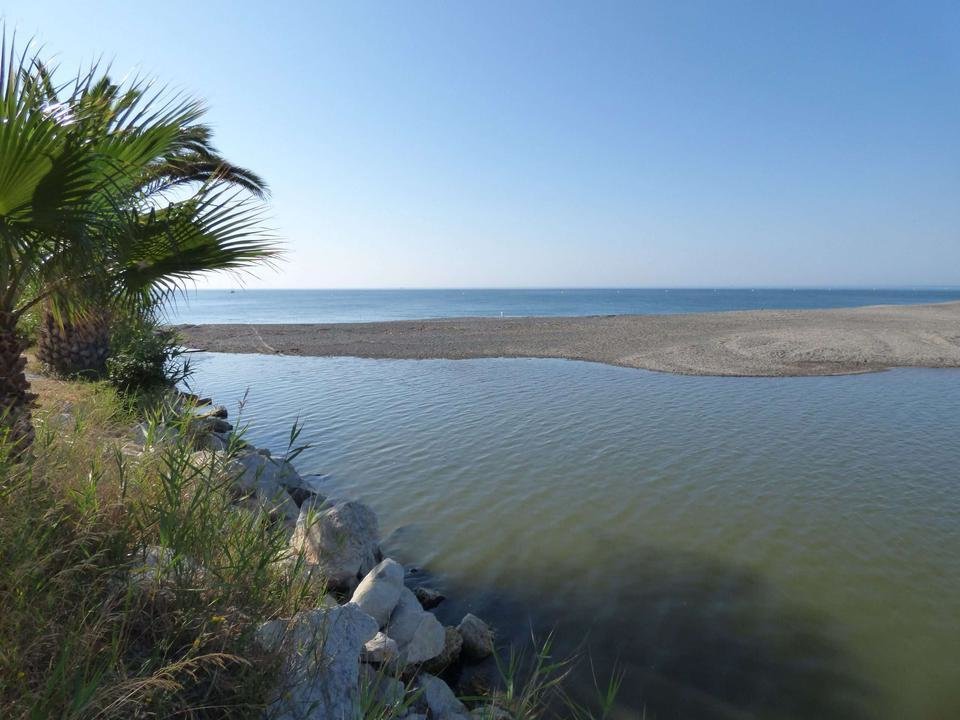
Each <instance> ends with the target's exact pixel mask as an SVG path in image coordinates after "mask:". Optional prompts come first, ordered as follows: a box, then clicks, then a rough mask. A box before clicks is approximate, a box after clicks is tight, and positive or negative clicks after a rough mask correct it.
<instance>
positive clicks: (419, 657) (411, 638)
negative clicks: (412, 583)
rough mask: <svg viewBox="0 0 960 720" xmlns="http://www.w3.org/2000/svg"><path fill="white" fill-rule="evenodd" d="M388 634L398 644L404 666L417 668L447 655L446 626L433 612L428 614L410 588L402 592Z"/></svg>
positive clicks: (386, 629)
mask: <svg viewBox="0 0 960 720" xmlns="http://www.w3.org/2000/svg"><path fill="white" fill-rule="evenodd" d="M385 632H386V633H387V635H389V636H390V637H392V638H393V639H394V640H396V641H397V645H398V646H399V648H400V663H401V665H416V664H419V663H423V662H426V661H427V660H430V659H432V658H435V657H437V655H439V654H440V653H441V652H443V646H444V631H443V625H441V624H440V621H439V620H437V618H436V616H434V614H433V613H429V612H426V611H425V610H424V609H423V608H422V607H420V603H419V602H418V601H417V597H416V595H414V594H413V591H412V590H410V588H408V587H403V588H402V589H401V590H400V599H399V600H398V601H397V606H396V607H395V608H394V610H393V614H392V615H390V620H389V621H388V622H387V625H386V628H385Z"/></svg>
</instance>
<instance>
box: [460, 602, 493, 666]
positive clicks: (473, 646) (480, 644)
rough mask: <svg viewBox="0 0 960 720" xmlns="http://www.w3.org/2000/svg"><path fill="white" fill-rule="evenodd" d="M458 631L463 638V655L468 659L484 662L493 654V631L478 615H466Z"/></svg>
mask: <svg viewBox="0 0 960 720" xmlns="http://www.w3.org/2000/svg"><path fill="white" fill-rule="evenodd" d="M457 630H459V631H460V635H461V637H463V654H464V655H466V656H467V657H468V658H470V659H471V660H483V659H484V658H487V657H490V656H491V655H492V654H493V649H494V645H493V630H491V629H490V626H489V625H487V624H486V623H485V622H484V621H483V620H481V619H480V618H478V617H477V616H476V615H471V614H470V613H467V614H466V615H464V616H463V620H461V621H460V624H459V625H457Z"/></svg>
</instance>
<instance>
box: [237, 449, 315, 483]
mask: <svg viewBox="0 0 960 720" xmlns="http://www.w3.org/2000/svg"><path fill="white" fill-rule="evenodd" d="M234 463H235V468H236V471H237V473H238V477H237V480H236V482H237V483H238V484H239V485H241V486H242V487H253V485H255V484H257V483H270V484H271V485H280V486H282V487H283V488H285V489H290V488H302V489H304V490H311V488H310V486H309V485H308V484H307V483H306V482H304V480H303V478H302V477H300V473H298V472H297V469H296V468H295V467H293V465H292V464H290V463H288V462H287V461H286V460H274V459H272V458H271V457H270V456H269V455H263V454H262V453H261V452H259V451H252V452H245V453H242V454H241V455H239V456H238V457H237V458H236V459H235V460H234Z"/></svg>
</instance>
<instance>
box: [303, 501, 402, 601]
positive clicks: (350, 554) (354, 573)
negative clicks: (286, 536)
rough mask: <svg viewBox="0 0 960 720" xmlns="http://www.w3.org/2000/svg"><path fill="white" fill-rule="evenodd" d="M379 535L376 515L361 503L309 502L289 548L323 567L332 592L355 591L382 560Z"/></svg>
mask: <svg viewBox="0 0 960 720" xmlns="http://www.w3.org/2000/svg"><path fill="white" fill-rule="evenodd" d="M379 535H380V528H379V525H378V523H377V516H376V515H375V514H374V512H373V510H371V509H370V508H369V507H367V506H366V505H364V504H363V503H361V502H357V501H355V500H348V501H345V502H338V503H336V504H335V505H333V506H332V507H328V508H324V507H323V506H322V504H321V503H319V502H311V501H307V502H305V503H304V504H303V506H302V507H301V508H300V514H299V516H298V518H297V523H296V527H295V528H294V531H293V537H292V538H291V539H290V545H291V548H292V550H293V551H294V552H301V551H302V552H303V553H304V559H305V560H306V562H308V563H310V564H313V565H317V566H318V567H319V568H320V570H321V572H322V573H323V576H324V578H325V579H326V581H327V584H328V586H329V587H330V588H331V589H334V590H353V589H354V588H355V587H356V586H357V583H358V581H359V579H360V578H361V577H363V576H364V575H366V574H367V573H368V572H370V570H371V569H372V568H373V567H374V565H376V564H377V563H378V562H379V560H380V547H379V544H378V543H379ZM414 599H416V598H414Z"/></svg>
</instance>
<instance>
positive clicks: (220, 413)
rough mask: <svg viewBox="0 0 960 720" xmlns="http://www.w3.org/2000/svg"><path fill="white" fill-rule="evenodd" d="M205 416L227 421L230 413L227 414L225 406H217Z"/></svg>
mask: <svg viewBox="0 0 960 720" xmlns="http://www.w3.org/2000/svg"><path fill="white" fill-rule="evenodd" d="M203 415H205V416H208V417H214V418H220V419H221V420H226V419H227V417H229V415H230V413H229V412H227V409H226V408H225V407H224V406H223V405H215V406H214V407H213V408H212V409H211V410H208V411H207V412H205V413H203Z"/></svg>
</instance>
